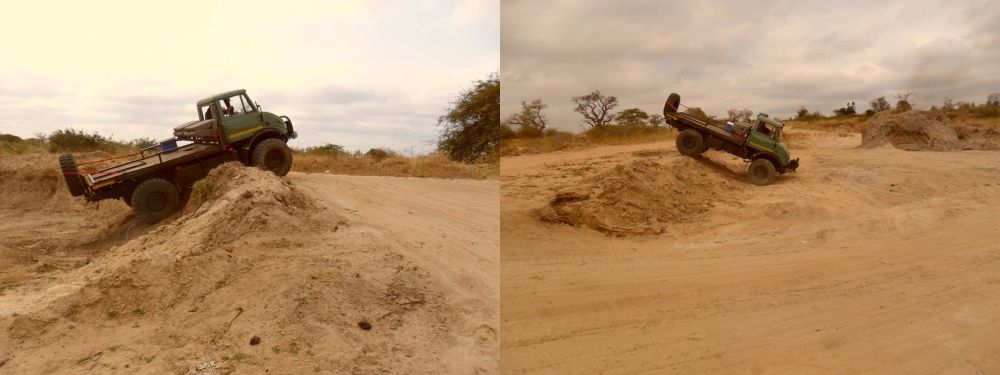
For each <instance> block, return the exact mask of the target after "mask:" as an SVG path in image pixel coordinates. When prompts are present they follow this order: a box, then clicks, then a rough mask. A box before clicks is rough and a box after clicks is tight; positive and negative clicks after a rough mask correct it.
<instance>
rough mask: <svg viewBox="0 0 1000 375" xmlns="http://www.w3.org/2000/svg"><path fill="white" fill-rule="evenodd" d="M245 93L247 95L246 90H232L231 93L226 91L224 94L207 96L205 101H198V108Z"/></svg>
mask: <svg viewBox="0 0 1000 375" xmlns="http://www.w3.org/2000/svg"><path fill="white" fill-rule="evenodd" d="M246 93H247V90H245V89H237V90H232V91H226V92H223V93H219V94H215V95H212V96H209V97H207V98H205V99H202V100H199V101H198V106H199V107H201V106H203V105H208V103H211V102H214V101H216V100H221V99H222V98H228V97H230V96H233V95H239V94H246Z"/></svg>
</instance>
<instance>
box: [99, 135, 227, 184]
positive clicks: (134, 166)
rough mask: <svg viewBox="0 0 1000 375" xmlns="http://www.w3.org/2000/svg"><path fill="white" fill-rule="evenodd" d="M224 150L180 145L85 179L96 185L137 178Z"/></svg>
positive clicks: (217, 146)
mask: <svg viewBox="0 0 1000 375" xmlns="http://www.w3.org/2000/svg"><path fill="white" fill-rule="evenodd" d="M222 151H223V148H222V146H220V145H218V144H201V143H193V144H189V145H185V146H181V147H178V148H177V149H175V150H173V151H170V152H157V153H155V154H152V155H149V156H144V157H142V158H141V159H138V160H133V161H130V162H127V163H123V164H119V165H116V166H113V167H110V168H107V169H103V170H100V171H97V172H94V173H91V174H87V175H86V178H85V180H86V181H87V183H88V184H89V185H90V186H94V185H96V184H100V183H102V182H106V181H112V180H121V179H129V178H135V177H137V176H141V175H144V174H146V173H149V172H152V171H156V170H160V169H162V168H167V167H170V166H174V165H178V164H183V163H186V162H188V161H191V160H197V159H201V158H205V157H209V156H211V155H212V154H216V153H221V152H222Z"/></svg>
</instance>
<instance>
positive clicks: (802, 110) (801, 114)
mask: <svg viewBox="0 0 1000 375" xmlns="http://www.w3.org/2000/svg"><path fill="white" fill-rule="evenodd" d="M808 117H809V110H808V109H806V106H801V107H799V110H798V111H796V112H795V118H796V119H798V120H805V119H806V118H808Z"/></svg>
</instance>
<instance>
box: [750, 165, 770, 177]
mask: <svg viewBox="0 0 1000 375" xmlns="http://www.w3.org/2000/svg"><path fill="white" fill-rule="evenodd" d="M753 176H754V177H756V178H757V179H758V180H764V179H765V178H767V169H766V168H764V167H763V166H757V167H755V168H754V169H753Z"/></svg>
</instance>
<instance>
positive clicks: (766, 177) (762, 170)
mask: <svg viewBox="0 0 1000 375" xmlns="http://www.w3.org/2000/svg"><path fill="white" fill-rule="evenodd" d="M777 175H778V173H777V172H776V171H775V169H774V163H771V161H770V160H767V159H757V160H754V161H752V162H750V167H749V168H747V176H748V177H750V182H751V183H753V184H754V185H757V186H764V185H770V184H771V183H772V182H774V178H775V177H776V176H777Z"/></svg>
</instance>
